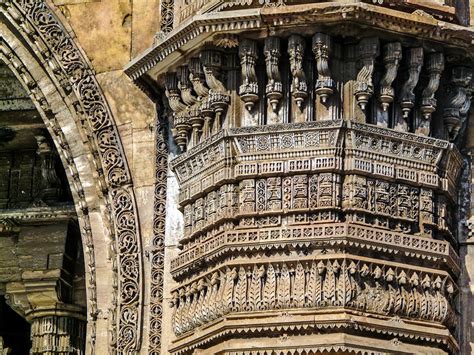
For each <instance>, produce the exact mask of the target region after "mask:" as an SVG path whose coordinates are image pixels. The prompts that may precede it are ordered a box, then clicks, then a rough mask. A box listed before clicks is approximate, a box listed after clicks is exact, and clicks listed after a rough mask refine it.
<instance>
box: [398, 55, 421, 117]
mask: <svg viewBox="0 0 474 355" xmlns="http://www.w3.org/2000/svg"><path fill="white" fill-rule="evenodd" d="M422 66H423V48H421V47H418V48H410V49H409V50H408V56H407V72H408V77H407V80H406V81H405V82H404V83H403V85H402V90H401V93H400V106H401V108H402V113H403V118H404V119H405V120H406V119H407V118H408V116H409V115H410V112H411V110H412V108H413V107H414V106H415V93H414V90H415V87H416V84H418V80H419V78H420V72H421V68H422Z"/></svg>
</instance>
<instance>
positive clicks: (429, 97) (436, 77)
mask: <svg viewBox="0 0 474 355" xmlns="http://www.w3.org/2000/svg"><path fill="white" fill-rule="evenodd" d="M426 65H427V67H426V71H427V72H428V75H429V82H428V84H427V85H426V87H425V88H424V90H423V93H422V98H421V113H422V115H423V119H424V120H423V122H422V123H421V124H420V127H419V128H418V129H417V133H421V134H424V135H426V136H428V135H429V134H430V121H431V114H432V113H433V112H434V111H435V110H436V99H435V93H436V91H438V88H439V81H440V78H441V74H442V73H443V70H444V55H443V53H432V54H430V55H429V56H428V61H427V64H426Z"/></svg>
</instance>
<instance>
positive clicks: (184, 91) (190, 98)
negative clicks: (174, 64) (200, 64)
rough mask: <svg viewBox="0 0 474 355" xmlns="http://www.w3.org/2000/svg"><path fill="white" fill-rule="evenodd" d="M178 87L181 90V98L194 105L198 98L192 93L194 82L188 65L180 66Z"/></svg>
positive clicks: (187, 103)
mask: <svg viewBox="0 0 474 355" xmlns="http://www.w3.org/2000/svg"><path fill="white" fill-rule="evenodd" d="M177 75H178V88H179V90H180V91H181V99H182V100H183V102H184V103H185V104H186V105H188V106H192V105H194V104H195V103H196V102H197V98H196V97H194V95H193V93H192V90H193V89H192V84H191V81H190V80H189V68H188V66H187V65H182V66H180V67H179V68H178V72H177Z"/></svg>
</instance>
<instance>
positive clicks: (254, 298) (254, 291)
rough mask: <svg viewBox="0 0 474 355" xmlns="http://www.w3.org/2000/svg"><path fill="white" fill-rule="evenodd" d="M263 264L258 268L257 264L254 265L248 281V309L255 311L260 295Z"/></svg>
mask: <svg viewBox="0 0 474 355" xmlns="http://www.w3.org/2000/svg"><path fill="white" fill-rule="evenodd" d="M262 269H263V266H261V267H260V268H259V267H258V266H257V265H254V267H253V272H252V278H251V281H250V289H249V299H248V307H247V310H248V311H256V310H258V307H259V305H260V295H261V287H262V286H261V280H262V278H261V275H262Z"/></svg>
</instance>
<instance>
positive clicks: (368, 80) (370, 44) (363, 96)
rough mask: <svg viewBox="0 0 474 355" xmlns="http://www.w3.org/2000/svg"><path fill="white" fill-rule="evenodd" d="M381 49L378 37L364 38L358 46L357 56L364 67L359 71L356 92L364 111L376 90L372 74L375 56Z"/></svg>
mask: <svg viewBox="0 0 474 355" xmlns="http://www.w3.org/2000/svg"><path fill="white" fill-rule="evenodd" d="M379 51H380V49H379V39H378V38H364V39H362V40H361V41H360V43H359V45H358V47H357V56H358V60H359V62H360V64H361V66H362V67H361V69H360V70H359V72H358V73H357V79H356V84H355V88H354V94H355V97H356V100H357V104H358V105H359V107H360V108H361V109H362V110H363V111H365V109H366V107H367V104H368V102H369V99H370V98H371V96H372V94H373V92H374V84H373V82H372V76H373V72H374V64H375V58H376V57H377V56H378V55H379Z"/></svg>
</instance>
